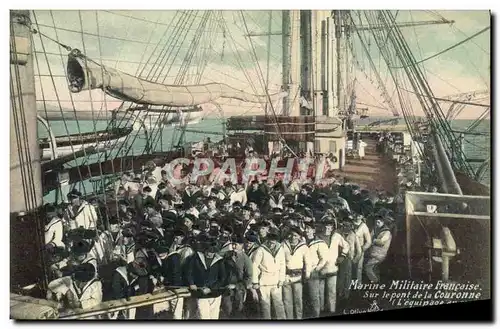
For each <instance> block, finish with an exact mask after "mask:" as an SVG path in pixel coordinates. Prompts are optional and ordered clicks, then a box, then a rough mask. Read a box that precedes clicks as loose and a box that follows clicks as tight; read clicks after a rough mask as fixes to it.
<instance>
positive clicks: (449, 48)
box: [393, 26, 490, 69]
mask: <svg viewBox="0 0 500 329" xmlns="http://www.w3.org/2000/svg"><path fill="white" fill-rule="evenodd" d="M489 29H490V27H489V26H487V27H485V28H484V29H482V30H481V31H479V32H476V33H474V34H473V35H471V36H470V37H468V38H466V39H464V40H462V41H460V42H458V43H456V44H454V45H453V46H451V47H448V48H446V49H443V50H441V51H440V52H438V53H436V54H434V55H432V56H429V57H427V58H424V59H422V60H420V61H418V62H415V63H412V64H411V65H418V64H420V63H423V62H425V61H428V60H430V59H432V58H434V57H437V56H439V55H441V54H444V53H445V52H447V51H450V50H452V49H454V48H456V47H458V46H460V45H462V44H464V43H466V42H467V41H469V40H470V39H473V38H475V37H477V36H478V35H480V34H482V33H484V32H486V31H488V30H489ZM393 68H394V69H402V68H403V66H393Z"/></svg>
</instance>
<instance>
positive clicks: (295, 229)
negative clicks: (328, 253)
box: [288, 225, 304, 236]
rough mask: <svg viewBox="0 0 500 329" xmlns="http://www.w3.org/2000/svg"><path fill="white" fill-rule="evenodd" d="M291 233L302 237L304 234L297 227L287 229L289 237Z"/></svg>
mask: <svg viewBox="0 0 500 329" xmlns="http://www.w3.org/2000/svg"><path fill="white" fill-rule="evenodd" d="M291 233H296V234H298V235H299V236H303V235H304V232H302V230H301V229H300V227H297V226H295V225H293V226H290V227H289V229H288V235H290V234H291Z"/></svg>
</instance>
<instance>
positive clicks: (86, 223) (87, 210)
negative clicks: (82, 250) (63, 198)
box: [67, 190, 98, 230]
mask: <svg viewBox="0 0 500 329" xmlns="http://www.w3.org/2000/svg"><path fill="white" fill-rule="evenodd" d="M81 196H82V194H81V193H80V192H79V191H77V190H73V191H71V192H70V193H69V194H68V200H69V201H70V202H71V206H70V207H69V208H68V212H67V216H68V219H69V223H70V227H71V229H76V228H79V227H83V228H84V229H86V230H91V229H94V230H95V229H96V226H97V225H96V223H97V219H98V218H97V212H96V209H95V207H94V206H93V205H91V204H89V203H88V202H87V201H85V200H82V199H81Z"/></svg>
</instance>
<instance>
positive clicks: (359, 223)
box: [352, 215, 372, 283]
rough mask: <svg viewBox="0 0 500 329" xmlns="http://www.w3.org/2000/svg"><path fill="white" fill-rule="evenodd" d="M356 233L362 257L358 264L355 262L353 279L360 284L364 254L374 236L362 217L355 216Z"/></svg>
mask: <svg viewBox="0 0 500 329" xmlns="http://www.w3.org/2000/svg"><path fill="white" fill-rule="evenodd" d="M354 232H355V233H356V236H357V237H358V241H359V244H360V245H361V249H362V250H361V251H362V255H361V257H359V260H358V261H357V262H353V269H352V272H353V275H352V276H353V279H355V280H358V282H359V283H361V282H362V279H363V262H364V254H365V252H366V251H367V250H368V248H370V246H371V245H372V236H371V234H370V230H369V229H368V226H367V225H366V224H365V222H364V221H363V216H362V215H355V217H354Z"/></svg>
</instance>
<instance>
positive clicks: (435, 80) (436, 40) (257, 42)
mask: <svg viewBox="0 0 500 329" xmlns="http://www.w3.org/2000/svg"><path fill="white" fill-rule="evenodd" d="M392 13H393V15H396V14H397V16H396V18H397V22H398V23H403V22H416V21H430V20H437V19H441V17H444V18H446V19H448V20H454V21H455V23H454V24H453V25H448V24H446V25H425V26H419V27H411V28H401V31H402V33H403V35H404V37H405V39H406V41H407V43H408V45H409V47H410V49H411V51H412V53H413V55H414V57H415V60H417V61H419V60H421V59H424V58H427V57H429V56H432V55H434V54H436V53H438V52H440V51H442V50H443V49H446V48H448V47H450V46H452V45H454V44H456V43H458V42H460V41H462V40H463V39H465V38H467V37H468V36H470V35H472V34H474V33H476V32H478V31H480V30H482V29H483V28H485V27H488V26H489V25H490V13H489V12H488V11H471V10H469V11H432V12H430V11H407V10H400V11H392ZM361 15H363V14H361ZM32 21H33V22H34V23H35V24H38V29H39V30H40V32H42V33H43V34H44V35H46V37H45V36H41V35H40V34H37V35H34V43H35V49H36V51H37V54H36V55H37V56H36V60H35V63H36V64H38V65H35V75H36V76H37V77H36V86H37V98H38V99H45V100H47V104H49V105H57V104H58V99H59V101H60V103H61V105H62V106H63V107H65V108H69V109H71V108H72V106H73V104H74V105H75V107H76V109H77V110H90V109H92V108H93V109H94V110H106V109H112V108H115V107H117V106H119V105H120V102H117V101H116V100H113V99H112V98H110V97H105V96H104V94H103V93H102V92H101V91H99V90H94V91H92V92H88V91H84V92H81V93H79V94H71V95H70V92H69V90H68V88H67V84H66V78H65V69H64V68H65V65H66V59H67V56H66V55H67V53H68V52H67V51H66V50H65V49H63V48H61V47H59V46H58V45H57V44H56V42H55V40H59V42H61V43H63V44H65V45H68V46H70V47H72V48H78V49H80V50H81V51H82V52H84V53H85V54H86V55H87V56H88V57H89V58H92V59H94V60H95V61H97V62H102V63H103V64H104V65H107V66H110V67H113V68H117V69H119V70H122V71H124V72H126V73H129V74H133V75H138V76H141V77H142V78H145V79H149V80H153V81H157V82H164V83H171V84H174V83H175V84H180V83H183V84H196V83H208V82H223V83H227V84H229V85H231V86H233V87H235V88H237V89H243V90H245V91H247V92H251V93H258V94H264V93H265V91H264V86H265V85H266V81H268V83H267V85H268V86H269V87H268V88H269V91H270V92H276V91H278V90H279V88H280V85H281V65H282V51H283V48H282V42H281V36H279V35H273V36H270V37H268V36H260V37H252V38H251V42H249V39H250V38H248V37H245V35H246V34H247V33H248V32H267V31H273V32H275V31H280V30H281V11H264V10H262V11H211V12H207V11H165V10H164V11H160V10H155V11H125V10H123V11H102V10H101V11H95V10H93V11H90V10H89V11H75V10H72V11H61V10H54V11H48V10H45V11H35V12H34V15H32ZM54 26H56V27H57V28H58V30H57V33H56V31H55V30H54ZM197 29H198V32H197ZM82 31H83V33H82ZM197 34H198V35H199V36H200V39H199V47H198V50H197V51H196V52H192V51H190V50H189V48H190V45H191V44H192V40H193V38H194V36H195V35H197ZM363 36H364V37H366V36H367V34H363ZM49 38H50V39H52V40H50V39H49ZM40 39H41V40H42V41H43V42H42V41H41V40H40ZM365 40H368V39H365ZM369 42H370V43H371V44H370V46H369V49H370V54H371V56H372V59H373V62H374V64H375V66H376V67H377V70H379V72H380V76H381V79H382V80H383V81H384V84H385V85H386V86H387V92H388V94H389V95H394V96H393V98H397V96H396V94H394V83H393V82H392V81H391V79H390V77H388V71H387V69H385V65H384V61H383V58H382V57H381V56H380V54H379V52H378V51H377V50H376V48H375V41H374V40H373V38H371V39H370V41H369ZM353 48H354V58H355V60H357V62H358V63H357V64H356V65H354V66H353V72H354V74H355V76H356V95H357V101H358V106H359V107H368V108H369V114H370V115H371V116H381V115H389V116H390V115H392V113H391V111H390V110H389V109H388V107H387V102H386V101H385V99H384V97H383V96H381V89H380V86H379V84H378V83H377V81H376V79H375V78H374V77H375V74H374V72H373V70H371V69H370V65H369V64H368V60H367V57H366V55H365V54H364V53H363V50H362V47H361V43H360V42H359V38H357V37H355V38H353ZM188 54H189V55H190V56H192V58H191V65H190V66H189V67H188V70H187V71H186V72H185V75H184V78H183V79H180V77H179V76H178V72H179V71H180V67H181V66H182V63H183V61H184V60H185V58H186V55H188ZM268 56H269V61H268ZM173 58H175V60H172V59H173ZM47 63H49V65H47ZM146 63H149V65H147V64H146ZM353 63H354V62H353ZM152 64H155V65H152ZM159 67H163V69H158V68H159ZM169 67H170V69H169ZM420 67H421V69H422V72H423V73H424V75H425V77H426V78H427V81H428V83H429V85H430V87H431V89H432V91H433V93H434V95H435V96H436V97H444V96H448V95H450V94H458V93H464V92H470V91H474V90H488V89H489V81H490V32H489V30H488V31H486V32H485V33H482V34H481V35H479V36H477V37H476V38H474V39H472V40H470V41H468V42H466V43H464V44H463V45H461V46H459V47H457V48H454V49H452V50H450V51H448V52H445V53H443V54H442V55H439V56H437V57H435V58H433V59H431V60H428V61H425V62H424V63H422V64H421V65H420ZM268 68H269V70H268ZM268 71H269V73H268ZM200 72H203V74H202V75H201V79H200V78H199V76H200V74H199V73H200ZM401 73H402V72H401ZM407 87H408V88H410V86H407ZM71 96H72V97H71ZM71 98H73V103H72V102H71ZM409 99H410V102H411V107H412V109H413V112H414V113H415V114H416V115H422V114H423V112H422V110H421V107H420V105H419V103H418V101H417V99H416V97H414V96H410V98H409ZM90 100H92V101H90ZM395 102H396V103H397V104H399V103H398V102H397V101H395ZM477 102H480V103H483V104H489V99H488V98H484V99H482V100H478V101H477ZM440 104H441V106H442V109H443V111H445V112H446V110H447V109H448V106H449V103H440ZM41 105H42V103H39V106H41ZM219 105H220V107H221V108H222V109H223V115H224V116H230V115H255V114H263V113H264V112H263V106H260V105H255V104H250V103H243V102H240V101H227V100H223V101H221V102H219ZM204 109H206V115H209V116H213V115H220V113H219V111H218V110H217V109H216V107H215V106H211V105H206V106H204ZM483 111H484V108H480V107H473V106H467V107H466V108H465V109H464V110H463V111H462V113H461V114H460V116H459V118H476V117H478V116H479V115H480V114H481V113H482V112H483Z"/></svg>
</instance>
